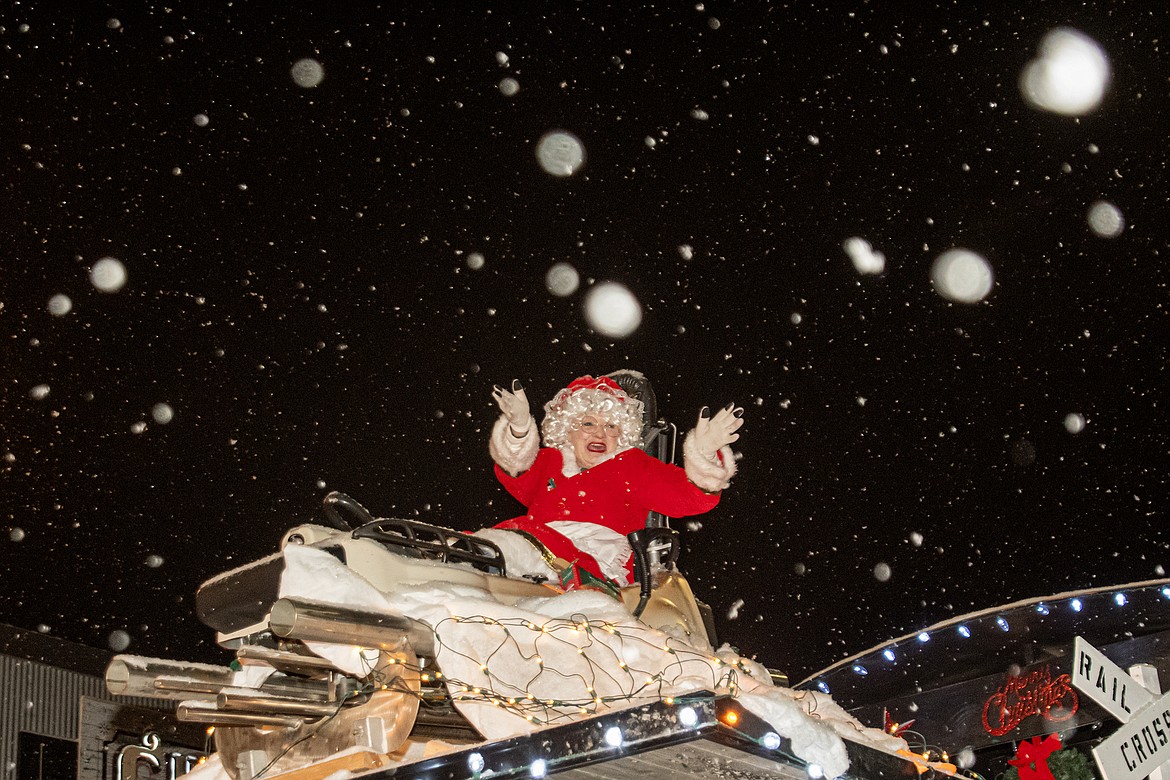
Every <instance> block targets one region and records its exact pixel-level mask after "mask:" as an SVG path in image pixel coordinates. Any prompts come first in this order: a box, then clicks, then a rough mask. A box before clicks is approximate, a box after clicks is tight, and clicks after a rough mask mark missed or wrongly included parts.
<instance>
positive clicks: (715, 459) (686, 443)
mask: <svg viewBox="0 0 1170 780" xmlns="http://www.w3.org/2000/svg"><path fill="white" fill-rule="evenodd" d="M683 469H684V470H685V471H686V472H687V479H689V480H690V481H691V482H693V483H694V484H695V486H696V487H698V488H699V489H700V490H704V491H706V492H708V493H718V492H719V491H720V490H726V489H727V488H728V487H729V486H730V485H731V478H732V477H734V476H735V471H736V466H735V453H733V452H732V451H731V447H721V448H720V449H719V454H718V455H715V456H712V457H710V458H708V457H705V456H704V455H703V453H701V452H699V448H698V446H696V444H695V431H694V429H693V428H692V429H691V430H690V431H689V432H688V433H687V437H686V439H685V440H683Z"/></svg>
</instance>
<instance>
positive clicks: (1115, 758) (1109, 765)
mask: <svg viewBox="0 0 1170 780" xmlns="http://www.w3.org/2000/svg"><path fill="white" fill-rule="evenodd" d="M1073 685H1074V686H1075V687H1076V688H1077V690H1079V691H1081V692H1082V693H1084V694H1085V695H1086V696H1088V697H1089V698H1090V699H1092V700H1093V701H1095V702H1097V704H1100V705H1101V706H1102V707H1104V708H1105V709H1106V710H1107V711H1108V712H1109V713H1110V714H1111V715H1113V716H1114V717H1115V718H1117V719H1118V720H1120V721H1121V724H1122V725H1121V727H1120V728H1119V729H1117V731H1116V732H1114V733H1113V735H1112V736H1110V737H1108V738H1107V739H1104V740H1102V741H1101V743H1100V744H1099V745H1097V747H1095V748H1093V758H1094V759H1095V760H1096V762H1097V768H1098V769H1099V770H1100V771H1101V776H1102V777H1104V778H1105V780H1141V778H1143V777H1147V776H1149V777H1151V778H1152V780H1161V771H1160V769H1159V767H1161V766H1162V765H1163V764H1165V763H1167V762H1170V694H1166V695H1160V693H1161V691H1160V688H1159V684H1158V674H1157V670H1156V669H1154V668H1153V667H1151V666H1147V665H1139V666H1134V667H1132V668H1131V669H1130V670H1129V672H1126V671H1125V670H1124V669H1122V668H1121V667H1120V666H1118V665H1117V664H1115V663H1113V662H1112V661H1110V660H1109V659H1108V658H1106V657H1105V655H1104V654H1103V653H1102V652H1101V651H1100V650H1098V649H1097V648H1095V647H1093V646H1092V645H1091V644H1089V643H1088V642H1086V641H1085V640H1084V639H1082V638H1081V637H1079V636H1078V637H1077V638H1076V642H1075V643H1074V645H1073Z"/></svg>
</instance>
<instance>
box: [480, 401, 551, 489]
mask: <svg viewBox="0 0 1170 780" xmlns="http://www.w3.org/2000/svg"><path fill="white" fill-rule="evenodd" d="M539 450H540V436H539V435H538V434H537V432H536V426H535V425H529V426H528V430H527V431H525V432H524V435H523V436H522V437H520V438H519V439H517V438H516V437H515V436H513V435H512V430H511V427H510V426H509V425H508V418H507V417H505V416H504V415H502V414H501V415H500V419H498V420H496V424H495V425H493V426H492V435H491V438H490V439H488V451H489V452H491V454H492V460H494V461H495V462H496V464H497V465H499V467H500V468H502V469H503V470H504V471H506V472H508V473H509V474H511V475H512V476H513V477H514V476H516V475H518V474H522V473H524V472H525V471H528V469H530V468H532V464H533V463H535V462H536V453H537V451H539Z"/></svg>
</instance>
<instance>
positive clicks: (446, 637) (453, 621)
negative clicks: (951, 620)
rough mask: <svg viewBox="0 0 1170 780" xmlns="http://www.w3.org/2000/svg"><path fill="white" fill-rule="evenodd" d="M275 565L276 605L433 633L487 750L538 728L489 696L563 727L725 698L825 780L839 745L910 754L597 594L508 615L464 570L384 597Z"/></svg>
mask: <svg viewBox="0 0 1170 780" xmlns="http://www.w3.org/2000/svg"><path fill="white" fill-rule="evenodd" d="M283 555H284V559H285V564H286V568H285V573H284V576H283V578H282V580H281V585H280V594H281V595H282V596H293V597H296V596H300V597H302V598H304V597H310V598H312V600H314V601H318V602H325V603H334V604H340V605H344V606H345V607H347V608H349V609H355V610H360V611H376V612H383V613H392V614H404V615H407V616H409V617H411V618H414V619H415V620H419V621H422V622H423V623H426V624H427V625H429V626H433V627H434V629H435V633H436V636H437V642H436V647H437V649H438V657H437V659H436V660H437V665H438V668H441V669H442V670H443V675H444V678H445V679H446V681H447V686H448V690H449V692H450V693H451V695H452V698H453V700H454V703H455V707H456V708H457V709H459V711H460V712H461V713H462V714H463V715H464V716H465V717H466V718H467V719H468V720H469V721H470V722H471V724H472V725H473V726H474V727H475V728H476V729H478V730H479V731H480V733H482V734H483V735H484V736H485V738H487V739H488V740H499V739H505V738H508V737H512V736H517V735H521V734H531V733H532V732H533V730H534V729H536V728H538V727H539V726H540V725H541V723H540V722H537V723H531V722H529V721H528V720H526V718H525V716H524V712H525V710H524V708H523V707H517V708H511V707H505V706H499V703H500V702H499V699H498V698H497V700H496V702H494V703H493V702H492V700H491V697H492V696H495V697H512V698H513V700H514V701H516V702H517V703H522V702H527V707H528V711H530V712H539V713H540V714H541V715H542V718H541V720H544V719H548V720H555V721H557V722H561V721H566V720H579V719H582V718H585V717H589V716H590V715H589V711H590V710H591V709H593V710H596V711H602V710H619V709H625V708H630V707H636V706H638V705H640V704H645V703H647V702H650V701H661V700H663V699H665V698H666V697H675V698H677V697H679V696H681V695H685V694H686V693H693V692H697V691H727V692H730V693H731V694H732V695H735V696H738V698H739V700H740V701H741V702H742V704H743V706H744V707H745V708H746V709H748V710H749V711H751V712H753V713H754V714H756V715H758V716H760V717H761V718H763V719H764V720H765V721H767V722H768V724H769V728H771V729H773V730H774V731H775V732H776V733H777V734H778V735H780V736H782V737H785V738H787V739H789V740H791V742H792V746H793V752H794V753H796V755H797V756H799V757H800V758H801V759H803V760H805V761H808V762H811V763H815V764H818V765H820V766H821V767H823V768H824V769H825V773H826V774H827V775H828V776H829V777H837V776H839V775H841V774H843V773H844V772H845V771H846V770H847V769H848V768H849V759H848V756H847V753H846V750H845V745H844V743H843V741H842V740H843V739H849V740H851V741H854V742H861V743H863V744H869V745H872V746H874V747H875V748H876V749H880V750H886V751H889V752H893V751H895V750H898V749H899V748H905V745H906V743H905V742H904V741H903V740H900V739H897V738H895V737H891V736H889V735H886V734H883V733H882V732H881V731H879V730H877V729H867V728H865V727H864V726H862V725H861V724H860V723H858V722H857V720H856V719H854V718H852V717H851V716H850V715H849V714H848V713H846V712H845V711H844V710H842V709H841V708H840V707H839V706H837V705H836V704H835V703H834V702H833V700H832V699H831V698H830V697H828V696H824V695H820V694H816V693H815V692H810V691H802V692H796V691H792V690H789V689H786V688H777V687H775V686H774V685H773V684H772V681H771V678H770V676H769V674H768V672H767V670H766V669H764V668H763V667H761V666H760V665H759V664H756V663H754V662H752V661H751V660H750V659H745V658H741V657H740V656H738V654H736V653H734V652H733V651H732V650H731V649H730V648H728V647H726V646H725V647H724V648H722V649H721V650H720V651H719V652H718V653H716V654H715V655H714V656H713V655H712V654H711V651H710V649H709V648H705V647H704V648H699V647H695V646H693V645H691V644H689V643H687V642H685V641H683V640H681V639H680V638H678V637H671V636H668V635H667V634H665V633H663V632H661V631H658V630H655V629H653V628H650V627H649V626H647V625H645V624H643V623H640V622H639V621H637V620H635V619H634V618H633V617H632V616H631V615H630V613H629V611H628V610H627V609H626V608H625V607H624V606H623V605H622V604H621V603H620V602H618V601H616V600H614V599H612V598H610V597H609V596H607V595H605V594H603V593H600V592H597V591H588V590H582V591H571V592H569V593H565V594H563V595H551V594H550V595H548V596H533V597H530V598H524V599H520V600H519V601H517V602H516V603H514V604H510V605H509V604H505V603H502V602H501V601H499V600H497V599H496V598H495V597H493V596H492V595H491V594H489V593H488V592H487V591H486V590H484V589H481V588H477V587H473V586H471V585H466V584H456V583H453V582H451V581H449V579H450V578H448V577H446V574H445V573H446V572H453V571H463V570H461V569H457V567H454V566H451V565H448V564H437V563H436V564H434V566H435V569H436V577H435V580H434V581H431V582H427V583H421V584H420V583H417V582H412V583H410V584H403V586H402V587H401V588H397V589H395V590H394V591H393V592H388V593H382V592H380V591H378V590H376V589H375V588H374V587H373V586H372V585H370V584H369V583H368V582H367V581H366V580H364V579H363V578H362V577H360V576H359V575H358V574H357V573H356V572H354V571H353V570H352V569H349V568H348V567H346V566H345V565H344V564H342V563H341V562H340V561H338V560H337V559H336V558H334V557H333V556H331V555H329V554H328V553H325V552H323V551H321V550H317V549H312V548H307V547H298V546H290V547H287V548H286V549H285V551H284V554H283ZM391 603H393V605H394V608H393V609H391V608H390V604H391ZM313 651H314V652H318V653H320V651H319V650H318V649H317V648H316V647H314V648H313ZM326 657H329V656H326ZM582 709H585V710H586V713H585V714H582V712H581V710H582ZM614 739H616V736H615V738H614Z"/></svg>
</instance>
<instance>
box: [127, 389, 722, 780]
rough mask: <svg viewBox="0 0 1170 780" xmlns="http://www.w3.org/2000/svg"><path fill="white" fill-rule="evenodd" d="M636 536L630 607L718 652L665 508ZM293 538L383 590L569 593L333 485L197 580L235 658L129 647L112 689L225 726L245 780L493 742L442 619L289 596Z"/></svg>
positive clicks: (653, 445)
mask: <svg viewBox="0 0 1170 780" xmlns="http://www.w3.org/2000/svg"><path fill="white" fill-rule="evenodd" d="M632 376H633V380H632V381H640V382H642V383H644V380H642V379H641V377H640V375H632ZM621 379H622V378H619V381H621ZM625 379H626V380H630V377H625ZM636 389H637V390H639V391H640V395H641V397H642V398H643V399H647V400H648V401H649V403H647V417H648V419H650V420H652V421H654V422H652V423H651V424H649V425H647V427H646V430H645V435H644V437H643V447H644V449H646V450H647V451H648V452H649V453H650V454H652V455H655V456H658V457H661V458H663V459H666V460H670V459H672V458H673V450H674V442H675V430H674V428H673V427H672V426H670V425H668V424H666V423H664V422H661V421H657V420H656V419H655V417H654V416H653V395H652V392H650V390H649V387H648V385H645V386H643V387H639V388H636ZM629 538H630V543H631V547H632V549H633V551H634V563H635V567H634V569H635V584H634V585H632V586H629V587H626V588H624V589H622V590H621V591H620V598H621V600H622V602H623V603H624V604H625V606H626V607H627V608H628V610H629V611H630V613H632V614H633V615H634V616H635V617H636V618H638V619H639V620H640V621H641V622H642V623H643V624H645V625H646V626H649V627H651V628H654V629H659V630H662V631H664V632H665V633H666V634H668V635H670V636H671V637H676V638H679V639H681V640H682V641H685V642H686V643H687V644H688V645H690V646H693V647H698V648H708V649H710V648H711V647H712V646H713V644H714V640H715V637H714V630H713V621H712V619H711V612H710V609H709V608H708V607H706V605H704V604H703V603H702V602H700V601H699V600H698V599H696V598H695V596H694V594H693V592H692V591H691V588H690V586H689V585H688V583H687V580H686V578H685V577H684V576H683V575H682V574H681V573H680V572H679V571H678V569H677V567H676V559H677V555H678V547H679V546H678V535H677V532H676V531H674V530H673V529H671V528H669V526H668V523H667V520H666V518H663V517H661V516H656V515H653V514H652V515H651V516H650V517H649V518H648V519H647V527H646V528H645V529H642V530H640V531H637V532H635V533H633V534H630V536H629ZM289 548H302V549H307V550H315V551H319V552H320V553H324V554H327V555H328V556H330V557H331V558H332V559H334V560H335V561H336V564H337V565H339V566H342V567H344V568H345V570H347V571H348V572H350V573H352V574H356V575H358V576H359V577H360V578H361V580H363V581H364V582H366V583H368V584H369V585H370V586H372V587H373V588H374V589H375V590H377V591H380V592H383V593H402V592H404V591H410V590H411V589H412V588H424V587H426V586H427V585H428V584H430V583H435V582H443V583H449V584H454V585H458V586H462V587H466V588H469V589H474V590H476V591H482V592H483V593H486V594H489V595H490V597H491V598H492V599H493V600H494V601H497V602H499V603H501V604H503V605H514V604H517V603H519V602H525V603H531V602H530V600H532V599H547V598H552V597H556V596H558V595H560V594H561V591H560V589H559V588H557V587H555V586H554V585H552V584H550V583H549V582H541V581H537V579H533V578H524V577H518V576H511V575H510V574H509V571H508V562H507V560H506V558H505V555H504V553H503V552H502V551H501V549H500V547H498V546H497V545H496V544H493V543H492V542H490V541H488V540H486V539H482V538H479V537H476V536H472V535H469V534H466V533H463V532H459V531H455V530H452V529H449V528H442V527H439V526H436V525H430V524H426V523H421V522H417V521H413V520H404V519H393V518H381V517H375V516H374V515H372V514H371V513H370V512H368V511H367V510H366V509H365V508H364V507H363V506H362V505H361V504H359V503H358V502H357V501H355V500H354V499H352V498H350V497H349V496H346V495H344V494H342V493H336V492H335V493H331V494H329V495H328V496H326V498H325V500H324V507H323V517H322V519H321V521H320V522H316V523H306V524H302V525H298V526H296V527H294V528H292V529H290V530H288V531H287V532H286V533H285V534H284V536H283V537H282V538H281V540H280V552H277V553H275V554H273V555H270V556H268V557H266V558H263V559H261V560H258V561H255V562H253V563H251V564H247V565H244V566H241V567H239V568H236V569H233V570H231V571H228V572H225V573H223V574H220V575H219V576H216V577H214V578H212V579H210V580H208V581H207V582H205V583H203V585H201V586H200V588H199V589H198V592H197V595H196V611H197V614H198V616H199V618H200V620H201V621H202V622H203V623H205V624H206V625H208V626H209V627H210V628H212V629H214V630H215V632H216V639H217V642H218V644H219V645H220V646H221V647H223V648H224V649H225V650H228V651H230V652H231V653H233V654H234V659H233V660H232V664H231V666H226V665H225V666H214V665H207V664H193V663H184V662H179V661H170V660H165V659H158V658H145V657H140V656H130V655H119V656H116V657H115V658H114V659H113V660H112V661H111V663H110V665H109V666H108V668H107V671H106V685H107V688H108V689H109V690H110V692H111V693H115V694H123V695H132V696H144V697H151V698H157V699H165V700H170V701H173V702H177V703H178V704H177V716H178V718H179V719H180V720H183V721H188V722H196V723H204V724H208V726H211V727H214V741H215V748H216V751H217V752H218V753H219V755H220V759H221V761H222V764H223V767H224V769H225V770H226V771H227V773H228V774H229V775H230V776H231V777H232V778H234V780H252V778H255V777H257V776H261V775H263V776H264V777H270V776H272V775H274V774H277V773H281V772H287V771H291V770H297V769H300V768H302V767H306V766H308V765H310V764H314V763H315V762H319V761H322V760H324V759H327V758H329V757H331V756H337V755H353V754H364V755H369V756H374V757H379V756H381V757H385V756H389V755H391V754H394V753H396V752H398V751H402V750H404V749H405V747H406V746H407V743H408V741H412V740H413V741H416V742H417V741H421V740H426V739H441V740H443V741H444V742H446V743H448V744H455V745H458V744H461V743H464V744H466V743H472V742H478V741H482V740H483V739H484V735H483V734H482V733H480V732H479V731H478V730H477V729H476V728H475V727H474V726H473V725H472V723H471V722H469V721H468V720H467V719H466V718H465V717H464V716H463V715H461V714H460V711H459V710H458V709H457V708H456V706H454V703H453V701H452V698H451V692H450V690H449V689H448V686H447V685H446V684H445V678H444V672H443V669H442V668H440V666H439V664H438V661H437V658H436V656H437V655H438V653H437V649H436V633H435V627H434V626H431V625H428V624H427V623H426V622H425V621H421V620H417V619H413V618H410V617H406V616H404V615H401V614H391V613H387V612H385V611H370V610H366V609H363V608H361V607H360V606H359V607H355V606H353V605H347V604H338V603H336V602H329V603H326V602H321V601H316V600H314V599H312V598H305V597H303V595H301V596H295V597H288V596H284V597H282V595H281V587H282V576H283V575H284V573H285V569H286V557H287V551H288V550H289ZM310 595H311V593H310ZM323 648H325V650H328V649H329V648H335V649H337V650H339V651H340V650H343V649H347V648H362V655H361V658H362V667H361V668H360V669H358V670H356V671H355V669H354V668H352V666H346V665H344V664H339V663H338V662H337V661H336V660H331V659H332V654H331V653H329V652H326V651H325V650H323ZM374 765H377V764H376V763H375V764H371V765H370V766H374Z"/></svg>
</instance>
